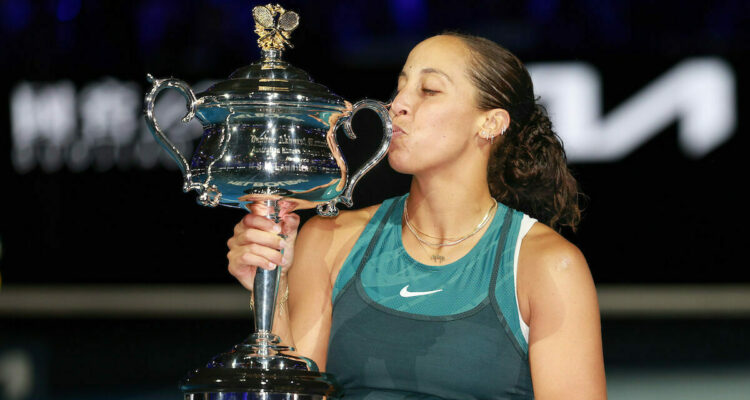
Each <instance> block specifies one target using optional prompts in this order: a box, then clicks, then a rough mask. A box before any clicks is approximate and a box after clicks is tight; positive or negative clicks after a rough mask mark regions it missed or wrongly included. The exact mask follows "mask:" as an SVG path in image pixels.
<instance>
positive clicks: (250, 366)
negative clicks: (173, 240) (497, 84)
mask: <svg viewBox="0 0 750 400" xmlns="http://www.w3.org/2000/svg"><path fill="white" fill-rule="evenodd" d="M253 18H254V20H255V32H256V33H257V34H258V35H259V39H258V44H259V46H260V48H261V60H260V61H258V62H255V63H253V64H251V65H249V66H245V67H242V68H240V69H238V70H236V71H234V72H233V73H232V74H231V75H230V77H229V79H227V80H225V81H222V82H219V83H216V84H215V85H213V86H211V87H210V88H208V89H207V90H206V91H204V92H201V93H197V94H196V93H194V92H193V90H192V89H191V88H190V86H189V85H188V84H187V83H185V82H183V81H181V80H179V79H174V78H168V79H155V78H154V77H152V76H151V75H148V80H149V81H150V82H151V83H153V85H152V87H151V89H150V91H149V92H148V93H147V94H146V98H145V114H146V122H147V124H148V126H149V128H150V130H151V133H152V134H153V135H154V138H155V139H156V141H157V142H158V143H159V144H160V145H161V146H162V147H163V148H164V149H165V150H166V151H167V153H168V154H169V155H170V156H171V157H172V158H173V159H174V160H175V161H176V162H177V164H178V166H179V167H180V170H181V172H182V174H183V178H184V185H183V190H184V191H185V192H188V191H191V190H195V191H197V192H198V199H197V200H198V203H199V204H201V205H204V206H209V207H215V206H218V205H221V206H226V207H235V208H243V209H245V210H247V211H251V209H253V210H255V211H256V212H258V210H259V209H260V210H267V213H266V217H268V218H270V219H273V220H275V221H277V222H278V221H279V220H280V214H281V215H283V214H284V213H287V212H291V211H294V210H296V209H307V208H317V212H318V214H320V215H323V216H335V215H336V214H337V213H338V209H337V206H336V204H337V203H343V204H345V205H346V206H348V207H351V206H352V191H353V189H354V186H355V185H356V183H357V182H358V181H359V179H360V178H361V177H362V176H363V175H364V174H365V173H367V172H368V171H369V170H370V169H371V168H372V167H373V166H375V164H377V163H378V162H379V161H380V160H382V159H383V157H384V156H385V154H386V153H387V151H388V147H389V145H390V139H391V133H392V131H391V120H390V117H389V115H388V109H387V106H386V105H385V104H383V103H381V102H378V101H375V100H362V101H359V102H357V103H355V104H354V105H351V104H349V103H347V102H346V101H344V99H342V98H341V97H339V96H337V95H336V94H333V93H331V92H330V90H328V88H326V87H325V86H323V85H320V84H318V83H315V82H313V81H312V79H311V78H310V76H309V75H308V74H307V73H305V72H304V71H303V70H301V69H299V68H296V67H294V66H292V65H291V64H289V63H287V62H286V61H284V60H282V58H281V55H282V52H283V50H284V48H285V46H289V47H291V43H290V42H289V40H290V38H291V32H292V31H293V30H294V29H295V28H296V27H297V26H298V24H299V16H298V15H297V13H295V12H293V11H286V10H284V9H283V8H282V7H281V6H279V5H271V4H269V5H265V6H257V7H255V8H254V9H253ZM165 89H176V90H178V91H179V92H180V93H181V94H182V95H183V97H184V98H185V99H186V101H187V109H188V112H187V114H186V115H185V117H184V118H183V122H188V121H190V120H191V119H193V118H198V119H199V120H200V122H201V123H202V125H203V135H202V137H201V140H200V143H199V145H198V146H197V148H196V150H195V152H194V154H193V156H192V159H191V160H190V162H188V161H187V159H186V158H185V157H184V156H183V155H182V154H181V152H180V151H179V150H178V149H177V147H176V146H175V145H174V144H173V143H172V142H171V141H170V140H169V138H168V137H167V136H166V135H165V133H164V132H163V131H162V130H161V128H160V127H159V125H158V123H157V121H156V119H155V116H154V106H155V104H154V103H155V101H156V97H157V95H158V94H159V93H160V92H161V91H162V90H165ZM365 108H366V109H370V110H372V111H374V112H375V113H376V114H377V115H378V116H379V117H380V118H381V120H382V122H383V139H382V142H381V144H380V146H379V147H378V149H377V150H376V152H375V154H374V155H372V156H371V157H370V159H369V160H368V161H366V162H365V164H364V165H362V166H361V167H360V169H359V170H358V171H356V172H355V173H354V174H352V175H351V176H350V175H349V171H348V169H347V165H346V162H345V160H344V158H343V156H342V154H341V151H340V149H339V147H338V144H337V141H336V135H335V133H336V131H337V130H338V128H339V127H341V128H343V130H344V133H345V134H346V135H347V136H348V137H349V138H351V139H355V138H356V135H355V134H354V132H353V131H352V127H351V118H352V116H353V115H354V114H355V113H357V112H358V111H359V110H361V109H365ZM251 212H252V211H251ZM279 274H280V268H277V269H276V270H274V271H268V270H264V269H260V268H258V270H257V273H256V276H255V281H254V290H253V302H254V309H253V312H254V317H255V332H254V333H253V334H252V335H250V336H249V337H248V338H247V339H246V340H245V341H244V342H242V343H240V344H238V345H236V346H235V347H234V348H233V349H232V350H230V351H229V352H227V353H223V354H219V355H218V356H216V357H214V359H212V360H211V361H210V362H209V363H208V364H207V365H206V366H205V367H203V368H198V369H196V370H193V371H191V372H189V373H188V376H187V377H186V378H185V379H184V380H183V381H182V382H181V384H180V387H181V390H182V391H183V392H184V393H185V399H190V400H199V399H200V400H214V399H216V400H219V399H222V400H233V399H323V398H329V397H335V396H336V395H337V392H338V386H337V384H336V382H335V379H334V378H333V377H332V376H331V375H330V374H326V373H321V372H319V371H318V367H317V365H316V364H315V362H313V361H312V360H310V359H307V358H305V357H302V356H298V355H294V354H292V353H293V352H294V349H293V348H290V347H288V346H282V345H280V344H279V343H280V338H279V337H278V336H276V335H274V334H273V333H272V327H273V317H274V308H275V305H276V296H277V291H278V280H279Z"/></svg>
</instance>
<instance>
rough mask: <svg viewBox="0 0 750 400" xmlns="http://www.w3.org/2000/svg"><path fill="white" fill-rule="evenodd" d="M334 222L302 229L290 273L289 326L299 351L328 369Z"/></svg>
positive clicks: (315, 222)
mask: <svg viewBox="0 0 750 400" xmlns="http://www.w3.org/2000/svg"><path fill="white" fill-rule="evenodd" d="M333 225H334V222H333V220H330V219H328V220H326V219H323V218H321V217H313V218H312V219H310V220H309V221H308V222H307V223H306V224H305V225H304V226H303V227H302V228H301V229H300V232H299V234H298V236H297V241H296V243H295V246H294V253H295V254H294V261H293V265H292V268H291V269H290V270H289V276H288V284H289V300H288V302H289V323H290V328H291V331H292V336H293V338H294V343H295V346H296V347H297V351H298V352H299V353H300V354H302V355H304V356H306V357H309V358H312V359H313V360H314V361H315V362H316V363H317V364H318V366H319V367H320V368H321V369H324V366H325V361H326V354H327V351H328V335H329V332H330V329H331V293H332V288H331V284H330V269H331V268H330V265H329V264H328V262H327V259H329V258H330V256H329V254H330V253H331V251H332V241H333V239H334V237H333V236H334V234H333V228H334V226H333Z"/></svg>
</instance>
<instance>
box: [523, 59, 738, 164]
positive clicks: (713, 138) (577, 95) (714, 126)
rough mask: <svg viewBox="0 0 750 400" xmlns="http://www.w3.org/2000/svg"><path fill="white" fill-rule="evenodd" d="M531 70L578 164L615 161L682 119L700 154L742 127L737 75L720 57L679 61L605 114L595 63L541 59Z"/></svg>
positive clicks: (682, 131) (684, 138)
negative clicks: (739, 122) (738, 122)
mask: <svg viewBox="0 0 750 400" xmlns="http://www.w3.org/2000/svg"><path fill="white" fill-rule="evenodd" d="M529 71H530V73H531V76H532V79H533V81H534V87H535V90H536V94H537V95H538V96H540V98H541V100H542V102H543V103H544V104H545V105H546V106H547V110H548V111H549V113H550V118H551V120H552V123H553V125H554V127H555V130H556V131H557V133H558V134H559V135H560V137H561V138H562V140H563V143H564V145H565V151H566V153H567V155H568V160H570V161H571V162H602V161H616V160H618V159H621V158H623V157H625V156H627V155H628V154H630V153H631V152H633V151H634V150H635V149H637V148H638V147H639V146H641V145H643V144H644V143H645V142H647V141H648V140H650V139H651V138H653V137H654V136H655V135H658V134H659V133H660V132H661V131H663V130H664V128H666V127H667V126H668V125H670V124H672V123H674V122H675V121H676V122H677V130H678V135H679V137H678V140H679V145H680V147H681V148H682V150H683V152H684V153H685V154H687V155H688V156H690V157H694V158H699V157H703V156H705V155H706V154H707V153H709V152H711V151H712V150H714V149H715V148H716V147H718V146H719V145H721V144H722V143H724V142H725V141H727V140H728V139H729V137H731V136H732V135H733V134H734V130H735V128H736V125H737V101H736V94H735V91H736V89H735V88H736V86H735V79H734V74H733V72H732V69H731V67H730V66H729V65H728V64H727V63H726V62H724V61H723V60H720V59H717V58H702V59H691V60H686V61H684V62H681V63H679V64H678V65H676V66H675V67H674V68H672V69H671V70H669V71H667V73H665V74H664V75H662V76H661V77H659V78H658V79H656V80H654V81H653V82H651V83H650V84H649V85H647V86H646V87H645V88H643V89H641V90H640V91H639V92H637V93H636V94H635V95H633V96H632V97H630V98H629V99H627V100H626V101H624V102H623V103H622V104H620V105H619V106H617V107H616V108H614V109H613V110H611V111H610V112H609V113H607V115H606V116H603V115H602V111H601V107H602V100H601V97H602V95H601V81H600V78H599V75H598V73H597V72H596V70H594V69H593V68H592V67H591V66H589V65H587V64H581V63H549V64H535V65H533V66H531V67H530V68H529Z"/></svg>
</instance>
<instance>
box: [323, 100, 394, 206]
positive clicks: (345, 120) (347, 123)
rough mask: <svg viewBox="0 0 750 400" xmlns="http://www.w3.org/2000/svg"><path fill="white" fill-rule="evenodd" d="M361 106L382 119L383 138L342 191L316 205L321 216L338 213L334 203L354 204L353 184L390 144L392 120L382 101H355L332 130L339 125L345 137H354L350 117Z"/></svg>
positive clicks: (385, 151)
mask: <svg viewBox="0 0 750 400" xmlns="http://www.w3.org/2000/svg"><path fill="white" fill-rule="evenodd" d="M363 108H367V109H369V110H372V111H374V112H375V113H376V114H377V115H378V117H380V120H381V121H383V140H382V141H381V142H380V147H379V148H378V150H377V151H376V152H375V154H373V155H372V157H370V159H369V160H367V162H365V163H364V164H363V165H362V166H361V167H359V169H358V170H357V172H355V173H354V175H352V176H351V178H349V179H348V182H347V184H346V188H345V189H344V192H343V193H342V194H341V195H340V196H338V197H336V198H335V199H333V200H331V201H329V202H327V203H324V204H320V205H318V207H317V211H318V214H319V215H321V216H324V217H335V216H336V215H338V213H339V210H338V209H337V208H336V203H344V205H346V206H347V207H352V206H353V205H354V203H353V202H352V192H353V191H354V186H356V185H357V183H358V182H359V180H360V179H361V178H362V176H363V175H364V174H366V173H368V172H369V171H370V170H371V169H372V167H374V166H375V165H377V164H378V163H379V162H380V161H381V160H382V159H383V157H385V155H386V154H387V153H388V148H389V147H390V145H391V136H392V135H393V122H392V121H391V117H390V115H388V108H387V107H386V105H385V104H384V103H382V102H379V101H377V100H370V99H364V100H360V101H358V102H356V103H355V104H354V105H353V106H352V110H351V112H350V113H348V114H347V115H344V116H342V117H341V118H339V119H338V121H336V127H335V128H334V130H336V129H338V128H339V127H340V126H341V127H343V128H344V133H346V136H347V137H349V138H350V139H356V138H357V135H356V134H355V133H354V131H353V130H352V117H353V116H354V114H356V113H357V111H359V110H361V109H363Z"/></svg>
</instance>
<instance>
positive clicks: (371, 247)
mask: <svg viewBox="0 0 750 400" xmlns="http://www.w3.org/2000/svg"><path fill="white" fill-rule="evenodd" d="M400 203H401V202H400V201H399V199H394V200H393V201H392V202H391V205H390V207H388V211H386V212H385V215H383V218H382V219H381V220H380V224H378V229H377V230H376V231H375V234H374V235H372V239H370V243H369V244H368V245H367V249H366V250H365V254H364V255H363V256H362V259H361V260H360V262H359V266H357V272H356V273H355V274H354V278H355V279H352V280H350V281H349V283H351V282H352V281H355V280H359V276H360V275H361V273H362V269H363V268H364V267H365V264H367V260H369V259H370V256H371V255H372V252H373V250H374V249H375V245H376V244H377V243H378V239H380V234H381V233H383V229H385V225H386V224H387V223H388V220H390V219H391V215H392V214H393V211H394V210H395V209H396V206H398V205H399V204H400ZM347 286H348V285H347Z"/></svg>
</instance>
